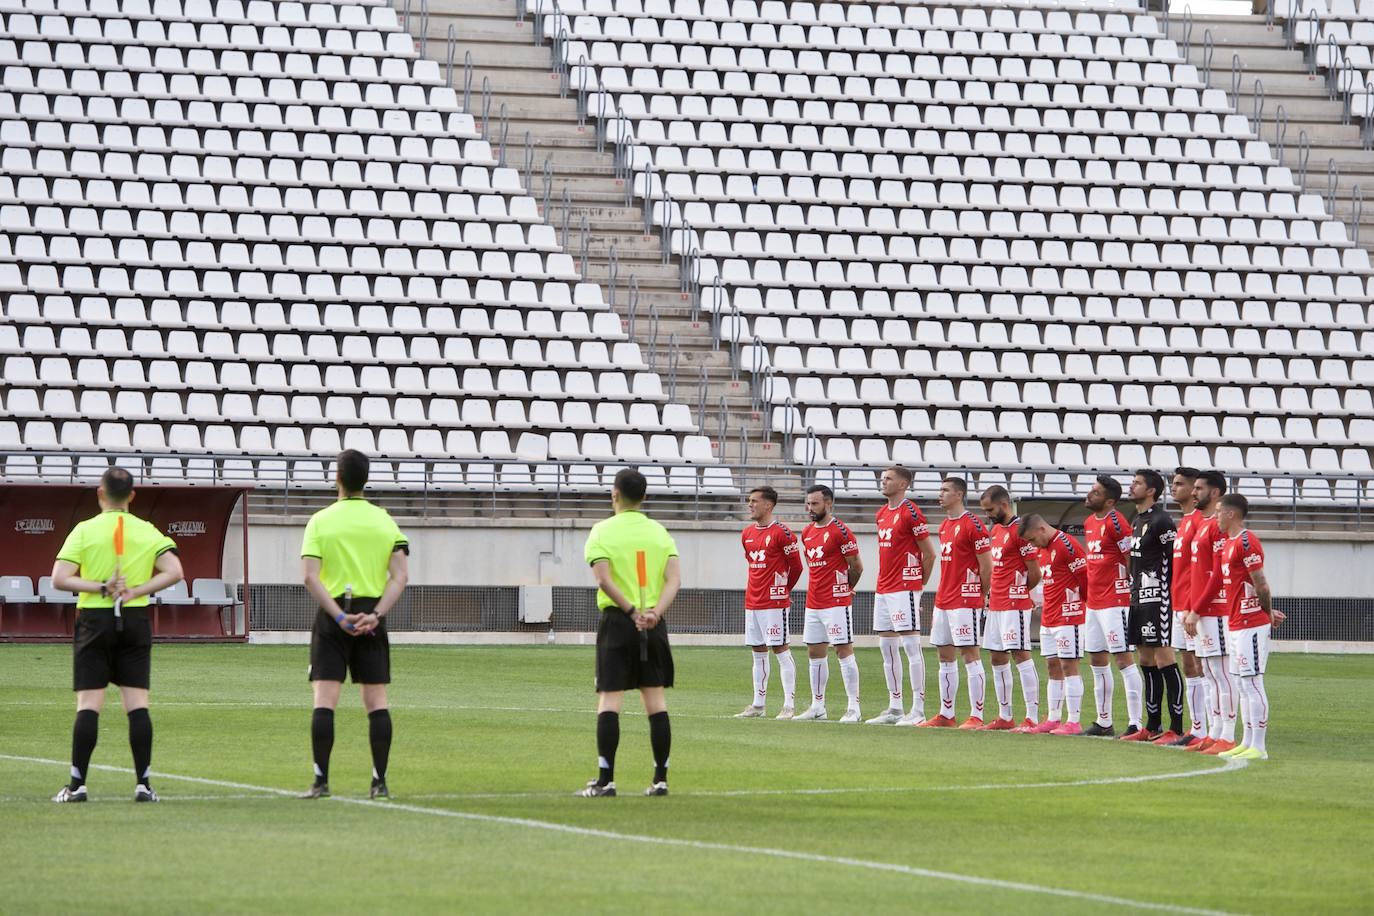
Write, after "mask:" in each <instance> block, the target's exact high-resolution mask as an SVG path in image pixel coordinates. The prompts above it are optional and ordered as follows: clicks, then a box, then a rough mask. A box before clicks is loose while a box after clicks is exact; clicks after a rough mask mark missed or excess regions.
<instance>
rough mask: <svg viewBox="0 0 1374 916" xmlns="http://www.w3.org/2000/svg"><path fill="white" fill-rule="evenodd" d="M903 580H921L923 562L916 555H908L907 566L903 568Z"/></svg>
mask: <svg viewBox="0 0 1374 916" xmlns="http://www.w3.org/2000/svg"><path fill="white" fill-rule="evenodd" d="M902 578H903V579H908V580H915V579H919V578H921V560H920V558H919V557H917V556H916V554H914V553H909V554H907V555H906V565H905V566H903V567H902Z"/></svg>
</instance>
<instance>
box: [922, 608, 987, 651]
mask: <svg viewBox="0 0 1374 916" xmlns="http://www.w3.org/2000/svg"><path fill="white" fill-rule="evenodd" d="M982 624H983V612H982V611H981V610H979V609H976V608H971V607H960V608H953V609H951V610H948V611H947V610H945V609H944V608H938V607H937V608H936V609H935V617H934V619H933V620H932V621H931V623H930V644H931V645H932V646H976V645H978V632H979V630H980V629H981V627H982Z"/></svg>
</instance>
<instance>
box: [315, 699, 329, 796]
mask: <svg viewBox="0 0 1374 916" xmlns="http://www.w3.org/2000/svg"><path fill="white" fill-rule="evenodd" d="M310 748H311V751H312V752H313V753H314V756H315V782H316V783H317V784H318V783H325V782H329V754H330V752H332V751H333V750H334V710H332V709H326V708H324V707H323V706H317V707H315V712H314V714H313V715H312V716H311V717H310Z"/></svg>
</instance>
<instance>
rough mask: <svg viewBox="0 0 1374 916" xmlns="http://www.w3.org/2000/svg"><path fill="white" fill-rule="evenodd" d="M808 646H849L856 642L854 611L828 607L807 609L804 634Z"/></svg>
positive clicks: (845, 608) (846, 608)
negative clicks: (823, 644) (821, 644)
mask: <svg viewBox="0 0 1374 916" xmlns="http://www.w3.org/2000/svg"><path fill="white" fill-rule="evenodd" d="M802 638H803V639H805V640H806V644H807V645H808V646H815V645H819V644H820V643H830V645H832V646H847V645H849V644H850V643H851V642H853V641H854V621H853V609H852V608H848V607H827V608H814V607H809V608H807V609H806V626H805V628H804V630H803V633H802Z"/></svg>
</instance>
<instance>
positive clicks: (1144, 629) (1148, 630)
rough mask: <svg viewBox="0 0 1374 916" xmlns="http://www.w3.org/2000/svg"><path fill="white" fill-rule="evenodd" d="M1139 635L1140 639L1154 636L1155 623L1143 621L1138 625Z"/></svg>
mask: <svg viewBox="0 0 1374 916" xmlns="http://www.w3.org/2000/svg"><path fill="white" fill-rule="evenodd" d="M1140 636H1141V638H1142V639H1154V638H1155V625H1154V624H1153V623H1151V622H1150V621H1148V620H1147V621H1145V622H1144V623H1142V624H1141V625H1140Z"/></svg>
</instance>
